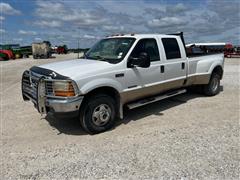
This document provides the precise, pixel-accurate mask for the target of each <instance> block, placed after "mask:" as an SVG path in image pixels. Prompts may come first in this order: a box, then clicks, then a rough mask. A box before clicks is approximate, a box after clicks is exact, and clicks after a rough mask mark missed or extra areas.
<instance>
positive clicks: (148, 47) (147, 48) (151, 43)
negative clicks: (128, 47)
mask: <svg viewBox="0 0 240 180" xmlns="http://www.w3.org/2000/svg"><path fill="white" fill-rule="evenodd" d="M142 52H145V53H147V54H148V55H149V57H150V61H159V60H160V57H159V51H158V46H157V42H156V40H155V39H141V40H140V41H138V43H137V45H136V46H135V48H134V49H133V51H132V53H131V55H130V56H131V57H132V58H138V57H139V55H140V53H142Z"/></svg>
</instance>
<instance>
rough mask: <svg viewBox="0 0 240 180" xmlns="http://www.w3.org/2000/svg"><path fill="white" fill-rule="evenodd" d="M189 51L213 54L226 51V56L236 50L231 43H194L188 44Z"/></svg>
mask: <svg viewBox="0 0 240 180" xmlns="http://www.w3.org/2000/svg"><path fill="white" fill-rule="evenodd" d="M186 48H187V51H188V52H189V53H194V51H195V52H196V51H197V53H199V52H200V51H201V53H205V54H211V53H224V56H225V57H228V56H229V54H231V53H233V52H234V47H233V45H232V44H230V43H192V44H187V45H186Z"/></svg>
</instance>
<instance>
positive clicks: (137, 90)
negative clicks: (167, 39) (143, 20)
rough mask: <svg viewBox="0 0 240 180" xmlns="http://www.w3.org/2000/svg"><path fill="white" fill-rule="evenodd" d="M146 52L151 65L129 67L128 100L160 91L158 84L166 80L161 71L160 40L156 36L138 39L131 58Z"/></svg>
mask: <svg viewBox="0 0 240 180" xmlns="http://www.w3.org/2000/svg"><path fill="white" fill-rule="evenodd" d="M142 52H145V53H147V54H148V55H149V57H150V61H151V64H150V67H148V68H141V67H133V68H127V70H126V75H127V76H126V77H128V78H127V79H126V81H127V89H125V91H126V92H127V93H128V96H127V97H128V101H132V100H136V99H138V98H141V97H145V96H149V95H153V94H156V93H158V91H159V89H158V86H157V85H158V84H159V83H160V82H161V81H163V80H164V74H161V73H160V64H161V61H160V55H159V49H158V41H157V39H155V38H146V39H141V40H139V41H138V43H137V44H136V46H135V47H134V49H133V51H132V52H131V54H130V56H129V58H131V57H132V58H138V57H139V55H140V54H141V53H142Z"/></svg>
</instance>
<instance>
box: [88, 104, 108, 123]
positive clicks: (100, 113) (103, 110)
mask: <svg viewBox="0 0 240 180" xmlns="http://www.w3.org/2000/svg"><path fill="white" fill-rule="evenodd" d="M111 113H112V112H111V108H110V107H109V106H108V105H107V104H101V105H99V106H97V107H96V108H95V109H94V110H93V114H92V121H93V123H94V124H95V125H97V126H103V125H105V124H107V123H108V121H109V120H110V118H111Z"/></svg>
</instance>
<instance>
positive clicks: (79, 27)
mask: <svg viewBox="0 0 240 180" xmlns="http://www.w3.org/2000/svg"><path fill="white" fill-rule="evenodd" d="M77 29H78V37H77V38H78V59H79V58H80V57H79V48H80V47H79V44H80V42H79V41H80V27H78V28H77Z"/></svg>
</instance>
